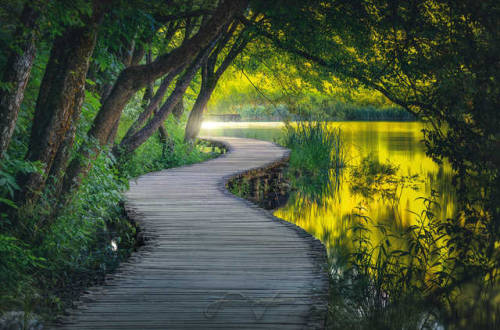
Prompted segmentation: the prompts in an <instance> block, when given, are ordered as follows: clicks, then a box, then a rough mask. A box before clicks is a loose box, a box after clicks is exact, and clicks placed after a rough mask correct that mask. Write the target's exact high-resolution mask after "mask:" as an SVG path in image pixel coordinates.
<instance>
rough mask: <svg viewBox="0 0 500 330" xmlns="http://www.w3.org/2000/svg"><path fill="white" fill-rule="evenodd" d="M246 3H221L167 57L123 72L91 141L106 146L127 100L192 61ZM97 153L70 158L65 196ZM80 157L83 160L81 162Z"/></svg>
mask: <svg viewBox="0 0 500 330" xmlns="http://www.w3.org/2000/svg"><path fill="white" fill-rule="evenodd" d="M247 3H248V0H225V1H222V2H221V3H220V4H219V5H218V7H217V9H216V11H215V12H214V14H213V16H212V17H211V18H210V20H208V22H207V23H206V24H204V25H203V26H202V27H201V28H200V30H199V31H198V33H196V35H194V36H193V37H192V38H190V39H189V40H187V41H186V42H185V43H183V45H182V46H180V47H179V48H177V49H174V50H173V51H172V52H170V53H169V54H166V55H163V56H160V57H159V58H158V59H156V60H155V61H154V62H153V63H151V64H149V65H140V66H134V67H130V68H127V69H125V70H124V71H123V72H122V73H121V74H120V76H119V77H118V80H117V82H116V84H115V86H114V87H113V90H112V91H111V93H110V95H109V97H108V98H107V99H106V101H105V102H104V104H103V105H102V107H101V109H100V111H99V113H98V114H97V116H96V118H95V120H94V123H93V125H92V128H91V129H90V131H89V137H90V139H91V140H94V141H97V143H98V144H99V145H100V146H104V145H106V144H107V142H108V141H109V136H110V133H111V131H112V130H113V127H114V125H115V123H116V122H117V121H118V120H119V119H120V116H121V113H122V111H123V108H124V107H125V105H126V104H127V103H128V101H129V100H130V98H131V97H132V96H133V95H134V94H135V93H136V92H137V91H138V90H139V89H141V88H143V87H144V86H146V84H147V83H148V82H149V81H150V80H157V79H158V78H160V77H161V76H164V75H167V74H169V73H171V72H173V71H175V70H176V69H178V68H179V67H182V66H184V65H186V63H190V62H191V61H193V59H194V58H195V57H196V55H197V54H199V53H200V52H201V51H202V50H203V49H204V48H206V47H207V46H208V45H209V44H210V43H211V42H212V41H213V40H214V38H215V37H216V36H217V35H219V33H220V32H221V30H222V28H223V27H224V26H225V24H226V23H227V22H228V21H229V20H231V19H232V18H233V17H234V16H235V15H237V14H239V13H241V12H242V11H243V10H245V9H246V6H247ZM158 126H159V125H158ZM156 129H158V127H156ZM98 152H99V146H91V147H90V148H89V146H84V147H83V148H82V150H81V151H80V154H81V157H79V158H78V159H77V158H75V159H73V161H72V162H71V164H70V166H69V167H68V171H67V173H66V176H65V179H64V192H65V195H69V193H71V191H73V190H74V189H76V188H78V187H79V185H80V183H81V180H82V178H83V176H85V175H86V173H87V172H88V169H89V168H90V166H91V164H90V156H91V154H93V155H94V156H93V157H96V155H97V154H98ZM80 158H84V159H85V160H84V161H81V160H80Z"/></svg>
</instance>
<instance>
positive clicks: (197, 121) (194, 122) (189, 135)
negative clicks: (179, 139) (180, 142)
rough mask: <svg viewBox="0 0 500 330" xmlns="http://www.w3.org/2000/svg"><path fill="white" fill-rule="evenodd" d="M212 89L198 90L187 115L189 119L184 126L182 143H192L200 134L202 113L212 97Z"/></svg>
mask: <svg viewBox="0 0 500 330" xmlns="http://www.w3.org/2000/svg"><path fill="white" fill-rule="evenodd" d="M213 90H214V89H213V88H208V87H207V88H205V89H204V90H200V93H199V94H198V97H197V98H196V102H195V103H194V106H193V109H191V112H190V113H189V118H188V121H187V124H186V130H185V133H184V141H186V142H192V141H194V140H195V139H196V137H197V136H198V134H199V133H200V128H201V123H202V121H203V112H204V111H205V108H206V106H207V103H208V101H209V100H210V97H211V96H212V92H213Z"/></svg>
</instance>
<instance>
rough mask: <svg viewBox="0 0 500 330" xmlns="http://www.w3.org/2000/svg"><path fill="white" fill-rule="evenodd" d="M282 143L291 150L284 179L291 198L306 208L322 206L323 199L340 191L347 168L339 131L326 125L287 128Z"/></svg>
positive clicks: (315, 124)
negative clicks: (287, 182)
mask: <svg viewBox="0 0 500 330" xmlns="http://www.w3.org/2000/svg"><path fill="white" fill-rule="evenodd" d="M281 143H282V144H283V145H284V146H286V147H287V148H289V149H291V154H290V166H289V170H288V173H287V176H288V178H289V180H290V185H291V189H292V191H294V192H295V197H294V198H296V199H297V200H300V201H301V202H302V203H304V204H306V205H310V204H316V205H325V197H326V196H332V195H335V193H336V192H337V191H338V190H339V189H340V183H341V178H342V173H343V171H344V168H345V167H346V156H345V152H344V143H343V139H342V133H341V130H340V128H331V127H328V124H327V123H325V122H299V123H297V124H288V125H286V126H285V128H284V132H283V138H282V141H281Z"/></svg>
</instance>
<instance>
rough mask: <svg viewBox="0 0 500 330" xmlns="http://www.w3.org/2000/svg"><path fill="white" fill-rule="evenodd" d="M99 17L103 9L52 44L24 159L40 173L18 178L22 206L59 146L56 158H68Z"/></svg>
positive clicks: (33, 197) (40, 183)
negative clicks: (34, 163)
mask: <svg viewBox="0 0 500 330" xmlns="http://www.w3.org/2000/svg"><path fill="white" fill-rule="evenodd" d="M96 3H97V1H96ZM102 14H103V8H100V6H99V8H94V13H93V15H92V17H90V18H89V19H88V22H87V24H86V25H85V26H84V27H78V28H69V29H68V30H66V31H65V32H64V33H63V35H62V36H60V37H58V38H56V40H55V41H54V43H53V47H52V51H51V55H50V59H49V63H48V64H47V68H46V71H45V75H44V77H43V80H42V84H41V86H40V92H39V95H38V99H37V104H36V108H35V118H34V121H33V127H32V130H31V136H30V142H29V150H28V154H27V156H26V159H27V160H30V161H40V162H41V163H42V170H43V173H42V174H39V173H29V174H26V175H24V176H22V177H21V180H20V182H21V183H22V191H21V192H20V194H19V195H18V200H19V201H21V202H22V203H33V202H35V201H36V200H37V198H38V195H39V193H40V192H41V191H42V190H43V188H44V186H45V183H46V179H47V174H48V173H49V172H50V171H51V167H52V165H53V163H54V159H55V157H56V154H57V152H58V150H59V148H60V147H61V145H62V149H61V151H60V152H61V153H63V154H64V155H60V157H59V159H61V160H64V159H67V157H68V155H67V154H68V153H69V151H70V149H71V146H72V145H73V140H74V135H75V134H74V132H75V129H74V128H72V126H73V124H76V123H72V120H73V119H75V118H78V117H79V115H80V111H81V106H82V103H83V99H84V96H85V79H86V75H87V71H88V68H89V61H90V57H91V55H92V52H93V50H94V47H95V42H96V36H97V28H98V25H99V22H100V19H101V17H102ZM68 132H69V135H67V134H68ZM63 141H66V143H63ZM59 165H61V167H65V166H63V165H62V164H59ZM56 175H58V173H56Z"/></svg>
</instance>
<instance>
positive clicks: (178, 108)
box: [172, 98, 184, 120]
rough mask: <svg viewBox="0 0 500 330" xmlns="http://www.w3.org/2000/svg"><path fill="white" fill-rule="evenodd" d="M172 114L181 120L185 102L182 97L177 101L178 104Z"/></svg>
mask: <svg viewBox="0 0 500 330" xmlns="http://www.w3.org/2000/svg"><path fill="white" fill-rule="evenodd" d="M172 114H173V115H174V116H175V118H177V120H180V119H181V117H182V115H183V114H184V102H183V101H182V98H181V99H180V100H179V102H177V104H176V106H175V107H174V109H173V110H172Z"/></svg>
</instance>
